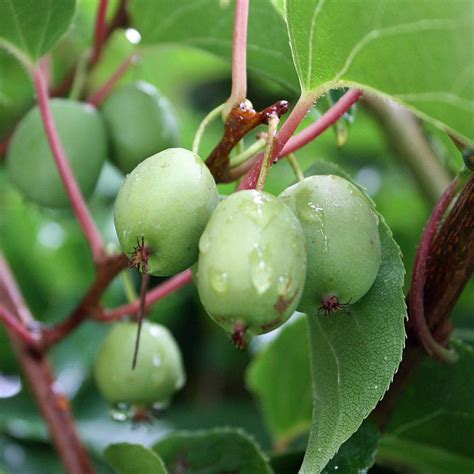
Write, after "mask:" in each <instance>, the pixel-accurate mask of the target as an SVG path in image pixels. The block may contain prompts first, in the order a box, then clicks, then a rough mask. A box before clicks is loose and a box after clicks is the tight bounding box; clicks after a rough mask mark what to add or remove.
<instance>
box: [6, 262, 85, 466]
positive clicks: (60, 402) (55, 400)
mask: <svg viewBox="0 0 474 474" xmlns="http://www.w3.org/2000/svg"><path fill="white" fill-rule="evenodd" d="M0 267H1V271H0V302H1V303H2V305H3V306H4V307H5V308H6V309H7V310H8V311H9V312H10V313H11V314H12V315H13V316H15V317H17V318H19V319H21V320H25V321H29V322H30V323H34V318H33V316H32V315H31V313H30V311H29V309H28V307H27V306H26V304H25V302H24V301H23V299H22V298H21V296H20V291H19V289H18V287H17V286H16V283H15V279H14V277H13V275H12V273H11V271H10V268H9V266H8V264H7V262H6V261H5V259H4V258H3V256H1V255H0ZM20 315H21V316H20ZM7 333H8V336H9V338H10V340H11V342H12V344H13V347H14V349H15V352H16V354H17V356H18V359H19V361H20V363H21V366H22V368H23V371H24V373H25V378H26V380H27V381H28V383H29V385H30V387H31V390H32V392H33V395H34V397H35V399H36V402H37V403H38V406H39V408H40V410H41V413H42V414H43V417H44V419H45V421H46V423H47V425H48V429H49V432H50V434H51V438H52V441H53V443H54V445H55V446H56V449H57V452H58V454H59V456H60V458H61V460H62V461H63V463H64V466H65V468H66V470H67V472H68V473H69V474H92V473H93V472H94V468H93V466H92V463H91V461H90V458H89V455H88V453H87V451H86V450H85V448H84V446H83V445H82V443H81V440H80V439H79V437H78V435H77V432H76V428H75V425H74V419H73V417H72V414H71V410H70V407H69V401H68V399H67V398H66V397H65V396H64V395H63V394H61V393H60V392H59V391H58V389H57V384H55V380H54V375H53V372H52V370H51V366H50V365H49V363H48V361H47V359H46V357H45V355H44V353H43V352H41V351H34V350H32V349H31V347H30V346H29V345H28V344H25V342H24V341H23V340H22V339H20V338H19V337H18V336H17V335H16V333H14V332H13V331H12V330H11V329H9V328H7Z"/></svg>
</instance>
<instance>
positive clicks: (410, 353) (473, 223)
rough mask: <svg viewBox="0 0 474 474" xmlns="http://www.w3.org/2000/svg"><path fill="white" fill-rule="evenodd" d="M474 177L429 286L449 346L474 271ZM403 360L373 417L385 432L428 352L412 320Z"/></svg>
mask: <svg viewBox="0 0 474 474" xmlns="http://www.w3.org/2000/svg"><path fill="white" fill-rule="evenodd" d="M473 208H474V177H473V176H471V177H470V179H469V181H468V182H467V184H466V185H465V186H464V187H463V189H462V190H461V192H460V194H459V196H458V198H457V199H456V201H455V203H454V205H453V207H452V209H451V211H450V212H449V214H448V215H447V217H446V219H445V221H444V223H443V225H442V226H441V228H440V229H439V231H438V234H437V236H436V238H435V241H434V243H433V246H432V249H431V253H430V258H429V260H428V269H427V273H426V275H427V278H426V284H425V292H424V299H425V312H426V319H427V322H428V326H429V328H430V330H431V332H432V333H433V334H434V336H435V338H436V339H437V340H438V341H439V342H441V343H445V342H446V341H447V340H448V339H449V335H450V333H451V328H452V325H451V322H450V320H449V316H450V314H451V311H452V309H453V307H454V305H455V304H456V302H457V300H458V298H459V296H460V294H461V293H462V291H463V289H464V287H465V286H466V284H467V282H468V281H469V279H470V278H471V276H472V273H473V270H474V213H473V212H472V209H473ZM406 326H407V342H406V346H405V350H404V352H403V359H402V362H401V364H400V367H399V368H398V372H397V373H396V374H395V377H394V380H393V383H392V385H391V386H390V389H389V390H388V392H387V393H386V394H385V396H384V398H383V399H382V400H381V401H380V403H379V404H378V405H377V407H376V409H375V410H374V412H373V414H372V418H373V420H374V421H375V422H376V423H377V424H378V425H379V426H380V427H381V428H383V427H384V426H385V425H386V424H387V422H388V420H389V419H390V417H391V415H392V413H393V411H394V409H395V407H396V405H397V403H398V400H399V398H400V396H401V394H402V392H403V391H404V389H405V387H406V386H407V385H408V383H409V381H410V379H411V377H412V375H413V372H414V371H415V369H416V368H417V367H418V365H419V364H420V362H421V361H422V360H423V358H424V357H425V352H424V349H423V347H422V346H421V344H420V342H419V340H418V337H417V336H416V333H415V331H414V328H413V321H411V320H410V319H408V322H407V324H406Z"/></svg>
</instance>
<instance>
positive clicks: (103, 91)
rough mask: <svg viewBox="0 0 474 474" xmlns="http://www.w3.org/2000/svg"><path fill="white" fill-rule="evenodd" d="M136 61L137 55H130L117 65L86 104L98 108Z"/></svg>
mask: <svg viewBox="0 0 474 474" xmlns="http://www.w3.org/2000/svg"><path fill="white" fill-rule="evenodd" d="M137 59H138V55H136V54H131V55H130V56H128V57H127V58H126V59H125V60H124V61H123V62H122V63H121V64H120V65H119V67H118V68H117V69H116V70H115V72H114V73H113V74H112V75H111V76H110V77H109V78H108V79H107V81H105V82H104V84H102V86H101V87H100V88H99V89H97V90H96V91H95V92H94V93H92V94H91V95H90V96H89V97H88V98H87V102H88V103H89V104H91V105H93V106H94V107H99V106H100V105H101V104H102V102H103V101H104V100H105V99H106V97H107V96H108V95H109V94H110V93H111V92H112V89H113V88H114V87H115V85H116V84H117V82H118V81H120V79H122V77H123V76H124V75H125V74H126V72H127V71H128V70H129V68H130V66H132V65H133V64H134V63H135V62H136V61H137Z"/></svg>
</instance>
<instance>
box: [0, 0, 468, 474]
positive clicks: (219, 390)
mask: <svg viewBox="0 0 474 474" xmlns="http://www.w3.org/2000/svg"><path fill="white" fill-rule="evenodd" d="M94 12H95V3H94V2H88V1H83V2H81V3H80V8H79V11H78V14H77V16H76V20H75V24H74V28H73V29H72V30H71V31H70V32H69V33H68V35H67V36H66V37H65V38H64V39H63V40H61V43H60V44H59V45H58V46H57V47H56V49H55V51H54V55H53V58H54V59H53V65H54V76H55V78H56V80H58V79H59V78H60V77H62V76H63V75H64V74H65V71H67V70H68V69H69V67H70V65H71V64H72V63H73V62H74V61H75V60H76V59H77V55H78V54H79V52H80V51H81V49H82V48H83V47H84V45H85V44H87V42H88V41H89V39H90V34H91V32H92V24H93V19H94ZM129 38H131V39H132V40H133V38H134V33H133V32H130V31H129V32H128V33H126V32H124V31H118V32H116V33H115V34H114V35H113V37H112V39H111V41H110V42H109V45H108V46H107V49H106V51H105V56H104V60H103V61H102V62H101V64H100V66H98V67H96V68H95V69H94V70H93V71H92V74H91V76H90V77H89V80H88V83H87V88H88V91H93V90H95V89H96V88H97V87H98V86H99V85H100V84H102V82H103V81H104V80H105V79H106V78H107V77H108V76H109V75H110V74H111V72H113V71H114V70H115V68H116V67H117V65H118V64H119V63H120V62H121V61H123V59H124V58H125V57H126V56H127V55H128V54H129V53H130V52H131V51H132V50H133V48H134V46H133V44H132V43H131V42H130V41H129ZM140 53H141V59H140V61H139V62H138V64H137V65H136V66H134V67H133V68H132V69H131V70H130V71H129V72H128V73H127V74H126V76H125V77H124V79H123V80H122V81H134V80H138V79H141V80H146V81H148V82H150V83H152V84H154V85H156V86H157V87H158V89H159V90H160V91H161V92H162V93H163V94H164V95H166V96H167V97H168V98H169V99H170V101H171V102H172V104H173V105H174V109H175V112H176V115H177V117H178V120H179V123H180V134H181V145H182V146H183V147H188V148H189V147H190V146H191V143H192V139H193V135H194V132H195V130H196V128H197V126H198V125H199V123H200V121H201V120H202V119H203V117H204V116H205V115H206V114H207V112H208V111H209V110H211V109H212V108H213V107H215V106H216V105H218V104H220V103H222V102H223V101H225V100H226V98H227V97H228V95H229V91H230V68H229V64H226V63H224V62H223V61H221V60H220V59H217V58H215V57H213V56H210V55H208V54H207V53H204V52H201V51H198V50H193V49H189V48H182V47H177V46H176V47H171V46H167V47H162V48H158V47H153V48H148V49H143V50H140ZM0 65H1V68H2V75H1V77H0V85H2V87H1V89H2V91H3V93H4V95H2V96H0V136H4V135H5V134H7V133H8V132H9V131H10V130H11V129H12V126H13V125H14V123H15V121H16V120H17V118H18V117H21V115H22V113H24V111H25V110H27V109H28V108H29V107H30V106H31V104H32V103H33V97H32V90H31V87H30V85H29V83H28V80H27V78H26V75H25V73H24V72H23V71H22V70H21V68H20V67H19V66H18V65H17V64H16V63H15V61H14V60H13V59H12V58H11V57H8V56H7V55H6V54H5V53H3V52H1V51H0ZM3 71H6V74H3ZM7 76H8V81H7V80H6V77H7ZM2 81H3V82H2ZM248 97H249V99H250V100H252V101H253V104H254V106H255V108H256V109H260V108H262V107H264V106H267V105H269V104H271V103H273V102H275V101H277V100H280V99H287V100H289V101H290V103H291V104H294V102H295V99H296V96H295V95H294V93H293V92H290V91H287V90H284V89H282V88H281V87H280V86H278V85H276V84H274V83H272V82H270V81H266V80H265V81H263V80H262V79H260V78H257V77H254V76H252V75H250V77H249V94H248ZM318 113H319V112H318V111H317V110H315V111H314V112H313V113H312V114H311V116H310V117H308V118H307V119H306V123H309V122H310V121H313V120H314V118H315V117H316V116H317V114H318ZM350 122H351V123H350ZM345 123H346V125H347V127H348V130H349V137H348V141H347V143H346V144H345V145H344V146H343V147H342V148H338V147H337V146H336V134H335V131H334V129H330V130H328V131H327V132H326V133H324V134H323V135H322V136H321V137H320V138H318V139H317V140H316V141H315V142H313V143H312V144H311V145H310V146H307V147H305V148H304V149H303V150H302V151H300V152H298V153H297V157H298V160H299V162H300V164H301V166H302V168H303V170H304V169H306V168H308V167H309V166H310V165H311V164H312V163H313V162H314V161H316V160H328V161H332V162H335V163H337V164H338V165H340V166H341V167H342V168H344V169H345V170H346V171H348V172H349V173H350V174H351V175H352V176H353V177H354V178H355V179H356V180H357V181H358V182H359V183H360V184H362V185H363V186H365V187H366V189H367V190H368V193H369V194H370V195H371V197H372V198H373V199H374V201H375V203H376V205H377V208H378V210H379V211H380V212H381V214H383V215H384V217H385V219H386V221H387V223H388V224H389V226H390V227H391V229H392V231H393V234H394V237H395V240H396V241H397V242H398V244H399V245H400V247H401V250H402V253H403V258H404V262H405V265H406V268H407V281H406V285H405V286H407V282H408V279H409V276H410V274H411V266H412V262H413V259H414V255H415V251H416V247H417V242H418V239H419V237H420V234H421V232H422V229H423V226H424V223H425V222H426V220H427V218H428V216H429V214H430V209H431V207H432V203H431V202H429V200H428V199H427V198H426V197H425V196H424V195H423V193H422V192H421V191H420V189H419V187H418V185H417V183H416V180H415V178H414V177H413V176H412V174H411V173H410V171H409V170H408V169H407V168H406V167H405V166H404V165H403V163H402V161H401V160H400V157H399V156H397V154H396V153H395V152H394V151H393V150H392V149H391V147H390V145H389V143H388V141H387V139H386V135H385V133H384V130H383V129H382V126H381V124H380V123H379V122H378V120H377V119H376V118H375V116H374V115H373V114H372V113H371V112H370V110H368V109H367V108H365V107H364V106H363V105H358V106H357V108H356V110H354V111H353V113H352V118H351V120H346V122H345ZM221 133H222V124H221V123H219V122H216V123H214V124H213V125H212V126H211V127H210V128H209V129H208V130H207V132H206V134H205V137H204V140H203V142H202V148H201V154H202V156H203V157H205V156H206V155H207V154H208V153H209V152H210V150H211V149H212V147H213V146H214V145H215V144H216V142H217V141H218V140H219V138H220V135H221ZM426 134H427V136H428V138H429V140H431V142H432V144H433V146H434V148H435V149H436V151H437V153H438V156H439V157H440V159H441V160H442V162H443V163H444V165H445V166H446V168H447V170H448V172H449V173H450V174H451V175H452V176H454V174H455V172H456V171H457V170H459V169H460V167H461V165H462V161H461V159H460V156H459V153H458V152H457V151H456V149H455V148H454V146H452V144H451V143H450V141H449V140H447V138H446V136H444V134H442V133H441V132H439V131H437V130H434V129H433V128H427V129H426ZM247 140H248V141H247V143H251V140H252V137H248V139H247ZM123 179H124V177H123V175H121V173H120V172H119V171H118V170H117V169H116V168H114V167H113V166H112V165H110V164H108V165H107V166H106V167H105V168H104V169H103V172H102V175H101V178H100V181H99V184H98V186H97V189H96V191H95V194H94V196H93V198H92V200H91V201H90V206H91V209H92V213H93V216H94V218H95V219H96V222H97V223H98V225H99V228H100V230H101V232H102V235H103V236H104V237H105V239H106V241H107V242H108V243H109V244H110V245H111V246H112V247H113V246H117V239H116V236H115V230H114V227H113V219H112V213H113V203H114V198H115V195H116V193H117V191H118V188H119V186H120V184H121V182H122V180H123ZM293 181H294V177H293V174H292V172H291V169H290V167H289V165H288V164H287V163H286V162H285V161H284V160H283V161H281V162H279V163H278V164H277V165H275V166H274V167H273V169H272V171H271V173H270V177H269V180H268V184H267V190H268V191H269V192H272V193H275V194H278V193H279V192H280V191H281V190H282V189H284V188H285V187H286V186H287V185H289V184H290V183H292V182H293ZM233 188H234V185H227V186H221V192H222V193H229V192H231V191H232V190H233ZM0 246H1V249H2V252H4V254H5V256H6V258H7V260H8V262H9V263H10V265H11V267H12V269H13V271H14V274H15V276H16V278H17V281H18V283H19V285H20V287H21V290H22V292H23V294H24V296H25V298H26V300H27V302H28V305H29V306H30V308H31V310H32V312H33V313H34V315H35V317H37V318H38V319H39V320H41V321H43V322H45V323H54V322H57V321H60V320H61V319H63V318H64V317H65V316H66V315H67V314H68V313H69V312H70V311H71V310H72V309H73V308H74V307H75V305H76V304H77V303H78V302H79V300H80V299H81V297H82V295H83V293H84V292H85V290H86V289H87V288H88V285H89V284H90V282H91V280H92V279H93V266H92V264H91V262H90V258H89V251H88V248H87V245H86V243H85V240H84V238H83V236H82V234H81V232H80V229H79V226H78V224H77V222H76V221H75V219H74V217H73V216H72V214H71V213H67V212H57V211H51V210H47V209H42V208H39V207H37V206H36V205H34V204H32V203H30V202H27V201H25V200H24V198H23V197H22V196H21V195H20V194H19V193H18V192H17V191H16V190H15V189H14V188H13V187H11V185H10V184H9V181H8V176H7V175H6V172H5V170H4V166H3V164H1V165H0ZM130 275H131V276H132V278H133V281H134V284H135V285H136V286H137V287H138V284H139V279H138V275H137V273H136V272H134V271H131V272H130ZM159 282H160V279H158V278H153V279H152V285H156V284H158V283H159ZM124 302H125V296H124V289H123V285H122V281H121V279H120V278H117V279H116V280H115V281H114V282H113V284H112V285H111V286H110V288H109V289H108V291H107V292H106V294H105V295H104V299H103V303H104V305H106V306H108V307H114V306H117V305H120V304H122V303H124ZM473 307H474V285H473V284H472V282H471V284H470V286H468V288H467V289H466V291H465V292H464V294H463V296H462V298H461V299H460V301H459V303H458V305H457V307H456V308H455V311H454V315H453V318H454V322H455V326H456V327H457V328H468V329H469V328H471V329H473V322H472V320H471V321H470V320H469V316H472V308H473ZM380 317H383V314H381V315H380ZM150 318H151V319H152V320H154V321H158V322H160V323H162V324H165V325H166V326H168V327H169V328H170V329H171V331H172V332H173V334H174V335H175V336H176V338H177V340H178V343H179V345H180V347H181V349H182V352H183V355H184V361H185V366H186V372H187V377H188V382H187V384H186V386H185V388H184V389H183V390H182V391H181V392H180V393H178V394H177V396H176V397H175V400H174V403H173V404H172V406H171V407H170V408H169V409H168V410H167V411H165V412H163V413H162V414H161V415H160V416H159V418H158V419H157V420H155V421H154V422H153V424H152V425H147V426H139V427H137V426H135V427H131V426H130V423H122V424H120V423H117V422H114V421H113V420H112V419H111V417H110V414H109V410H108V407H107V405H106V403H105V402H104V401H103V400H102V399H101V397H100V396H99V394H98V393H97V390H96V387H95V385H94V383H93V380H92V379H91V370H90V369H91V364H92V363H93V360H94V355H95V353H96V351H97V349H98V347H99V345H100V342H101V340H102V338H103V337H104V334H105V333H106V331H107V327H106V325H101V324H98V323H92V322H87V323H86V324H84V325H82V326H81V328H80V329H79V330H77V331H76V332H75V333H74V334H73V335H72V336H71V337H70V338H68V339H67V340H65V341H64V342H62V343H61V344H59V345H58V346H57V347H55V348H54V350H53V352H52V354H51V359H52V362H53V364H54V366H55V369H56V372H57V375H58V380H57V384H58V387H59V388H60V389H61V390H63V391H64V392H65V393H66V394H67V395H68V396H69V397H70V398H71V399H72V400H73V407H74V414H75V416H76V418H77V420H78V428H79V431H80V434H81V437H82V439H83V440H84V442H85V443H86V444H87V446H88V447H89V448H90V449H91V450H92V452H94V453H95V454H96V461H97V466H98V471H99V472H110V468H108V467H107V466H106V465H105V464H104V463H103V462H102V461H100V460H99V454H100V452H101V451H102V449H103V448H104V446H106V445H108V444H110V443H112V442H117V441H125V440H127V441H130V442H136V443H144V444H151V443H152V442H153V441H155V440H157V439H158V438H160V437H161V436H162V435H163V433H165V432H168V431H170V430H171V429H175V428H189V429H194V428H204V427H213V426H240V427H244V428H245V429H246V430H247V431H248V432H249V433H252V434H253V435H254V436H255V437H256V439H257V440H258V441H259V442H260V443H261V445H262V446H263V447H264V448H270V447H271V445H270V438H269V435H268V434H267V432H266V430H265V425H264V422H263V420H262V417H261V414H260V412H259V410H258V406H257V404H256V402H255V401H254V400H253V399H252V397H251V395H250V394H249V392H248V391H247V389H246V387H245V383H244V374H245V368H246V366H247V364H248V362H249V360H250V359H251V357H252V354H253V353H254V352H255V351H257V350H259V348H261V347H262V345H264V344H265V341H266V340H268V339H269V338H268V337H262V338H257V339H258V340H256V341H255V342H254V343H253V344H252V345H251V346H250V348H249V350H247V351H244V352H240V351H237V350H235V349H234V348H233V347H232V345H231V343H230V341H229V338H228V337H227V335H226V334H225V333H224V332H223V331H222V330H221V329H220V328H218V327H217V326H216V325H215V324H214V323H213V322H212V321H211V320H210V319H209V318H208V317H207V316H206V314H205V313H204V311H203V309H202V307H201V306H200V303H199V300H198V298H197V295H196V290H195V288H194V287H193V286H192V285H190V286H187V287H185V288H183V289H181V290H179V291H178V292H176V293H175V294H173V295H171V296H169V297H167V298H166V299H164V300H162V301H160V302H159V303H157V304H156V305H155V306H154V307H153V310H152V311H151V313H150ZM270 337H271V336H270ZM0 371H1V373H2V374H3V375H8V380H9V382H10V383H11V384H12V387H14V385H15V384H16V383H18V379H17V377H16V376H17V374H18V373H19V367H18V364H17V362H16V359H15V356H14V354H13V353H12V351H11V348H10V345H9V343H8V340H7V338H6V335H5V332H4V329H3V328H2V327H1V326H0ZM21 383H22V389H21V390H20V391H19V393H18V394H17V395H15V396H14V397H10V398H5V399H0V471H1V466H4V467H5V469H6V470H7V472H10V471H11V472H15V473H17V472H18V473H20V472H21V473H43V472H44V473H48V474H52V473H55V472H62V467H61V465H60V464H59V462H58V460H57V457H56V455H55V454H54V451H53V450H52V449H51V448H50V447H49V445H48V444H47V432H46V429H45V426H44V423H43V422H42V419H41V416H40V414H39V412H38V410H37V408H36V405H35V404H34V402H33V401H32V399H31V396H30V394H29V392H28V389H27V387H26V385H25V384H24V382H23V381H21ZM12 390H14V389H13V388H12Z"/></svg>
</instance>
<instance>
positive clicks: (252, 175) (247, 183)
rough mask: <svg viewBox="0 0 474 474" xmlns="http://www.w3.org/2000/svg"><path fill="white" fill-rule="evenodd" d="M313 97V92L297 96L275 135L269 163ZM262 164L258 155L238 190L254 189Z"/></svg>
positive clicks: (307, 108) (293, 130)
mask: <svg viewBox="0 0 474 474" xmlns="http://www.w3.org/2000/svg"><path fill="white" fill-rule="evenodd" d="M315 98H316V97H315V95H314V94H308V95H303V96H301V97H300V98H299V100H298V102H297V103H296V105H295V107H294V109H293V110H292V111H291V114H290V115H289V116H288V118H287V119H286V121H285V123H284V124H283V125H282V127H281V129H280V131H279V132H278V134H277V135H276V137H275V140H274V144H273V149H272V154H271V157H272V159H271V161H270V164H271V163H272V161H273V160H275V159H276V157H278V156H279V155H280V152H281V151H282V149H283V147H284V146H285V144H286V142H287V141H288V140H289V139H290V137H291V136H292V135H293V133H294V132H295V130H296V129H297V127H298V125H299V124H300V123H301V122H302V120H303V119H304V118H305V116H306V114H307V113H308V110H309V109H310V108H311V107H312V105H313V102H314V100H315ZM262 164H263V157H260V158H258V161H257V162H256V163H255V165H254V167H253V168H252V169H251V170H250V171H249V172H248V173H247V175H246V176H245V177H244V178H243V179H242V181H241V183H240V185H239V188H238V189H239V190H243V189H255V186H256V185H257V182H258V177H259V176H260V170H261V169H262Z"/></svg>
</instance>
